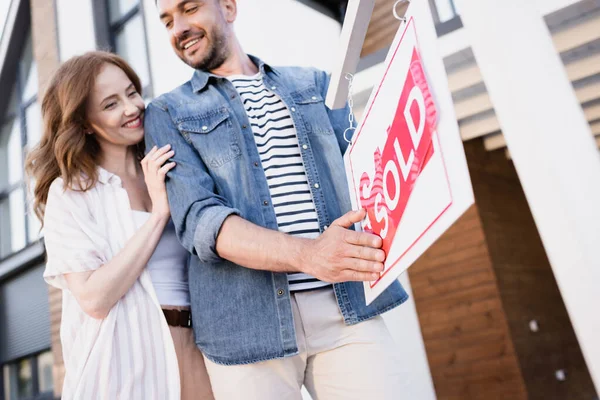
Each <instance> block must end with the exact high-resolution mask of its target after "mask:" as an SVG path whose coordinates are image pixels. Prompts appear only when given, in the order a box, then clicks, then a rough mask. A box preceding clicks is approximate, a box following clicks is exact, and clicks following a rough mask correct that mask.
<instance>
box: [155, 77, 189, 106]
mask: <svg viewBox="0 0 600 400" xmlns="http://www.w3.org/2000/svg"><path fill="white" fill-rule="evenodd" d="M192 96H193V90H192V84H191V81H187V82H185V83H183V84H181V85H179V86H178V87H176V88H175V89H173V90H171V91H170V92H166V93H163V94H161V95H160V96H158V97H156V98H154V99H153V100H152V101H151V102H150V105H152V106H154V107H158V108H160V109H162V110H164V111H168V110H169V108H172V107H177V106H178V105H180V104H182V103H185V102H186V101H187V100H188V99H190V98H191V97H192Z"/></svg>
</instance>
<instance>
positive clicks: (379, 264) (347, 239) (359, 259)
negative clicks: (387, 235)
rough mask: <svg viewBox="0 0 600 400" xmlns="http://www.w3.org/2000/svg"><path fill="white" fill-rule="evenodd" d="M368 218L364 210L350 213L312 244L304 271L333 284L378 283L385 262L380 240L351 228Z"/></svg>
mask: <svg viewBox="0 0 600 400" xmlns="http://www.w3.org/2000/svg"><path fill="white" fill-rule="evenodd" d="M365 215H366V211H365V210H360V211H350V212H348V213H346V214H345V215H343V216H341V217H340V218H338V219H336V220H335V221H334V222H333V224H331V226H330V227H329V228H328V229H327V230H326V231H325V232H324V233H323V234H322V235H321V236H320V237H319V238H317V239H315V240H312V241H310V242H309V243H308V244H307V245H306V248H305V249H304V250H305V251H304V252H303V261H302V264H303V266H304V268H303V269H304V272H306V273H307V274H310V275H312V276H314V277H315V278H318V279H320V280H322V281H325V282H331V283H334V282H347V281H374V280H377V279H378V278H379V273H380V272H381V271H383V262H384V261H385V252H384V251H383V250H381V245H382V241H381V238H380V237H379V236H376V235H373V234H371V233H366V232H355V231H352V230H349V229H348V228H350V227H351V226H352V225H353V224H354V223H356V222H360V221H362V220H363V219H364V218H365Z"/></svg>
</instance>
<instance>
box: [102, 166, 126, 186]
mask: <svg viewBox="0 0 600 400" xmlns="http://www.w3.org/2000/svg"><path fill="white" fill-rule="evenodd" d="M98 182H100V183H102V184H104V185H107V184H117V185H119V184H121V178H119V177H118V176H117V175H115V174H113V173H112V172H108V171H107V170H105V169H104V168H102V167H100V166H99V167H98Z"/></svg>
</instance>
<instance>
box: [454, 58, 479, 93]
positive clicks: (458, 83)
mask: <svg viewBox="0 0 600 400" xmlns="http://www.w3.org/2000/svg"><path fill="white" fill-rule="evenodd" d="M482 81H483V77H482V76H481V71H480V70H479V67H478V66H477V64H473V65H469V66H468V67H466V68H461V69H459V70H458V71H456V72H454V73H452V74H450V75H448V87H449V88H450V92H452V93H454V92H458V91H459V90H462V89H465V88H468V87H469V86H473V85H475V84H477V83H480V82H482Z"/></svg>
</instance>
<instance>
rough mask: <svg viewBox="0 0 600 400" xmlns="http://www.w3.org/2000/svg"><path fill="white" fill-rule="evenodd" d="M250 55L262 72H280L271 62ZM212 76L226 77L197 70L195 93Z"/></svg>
mask: <svg viewBox="0 0 600 400" xmlns="http://www.w3.org/2000/svg"><path fill="white" fill-rule="evenodd" d="M248 57H250V60H251V61H252V62H253V63H254V65H256V66H257V67H258V70H259V71H260V72H261V74H263V75H265V71H272V72H274V73H275V74H277V75H279V72H277V70H276V69H275V68H273V67H271V66H270V65H269V64H267V63H265V62H264V61H262V60H261V59H260V58H258V57H254V56H253V55H250V54H248ZM210 78H215V79H219V78H224V77H222V76H219V75H215V74H212V73H210V72H206V71H202V70H199V69H197V70H195V71H194V75H193V76H192V79H191V83H192V90H193V91H194V93H198V92H199V91H201V90H202V89H204V88H205V87H206V85H207V84H208V80H209V79H210Z"/></svg>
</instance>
